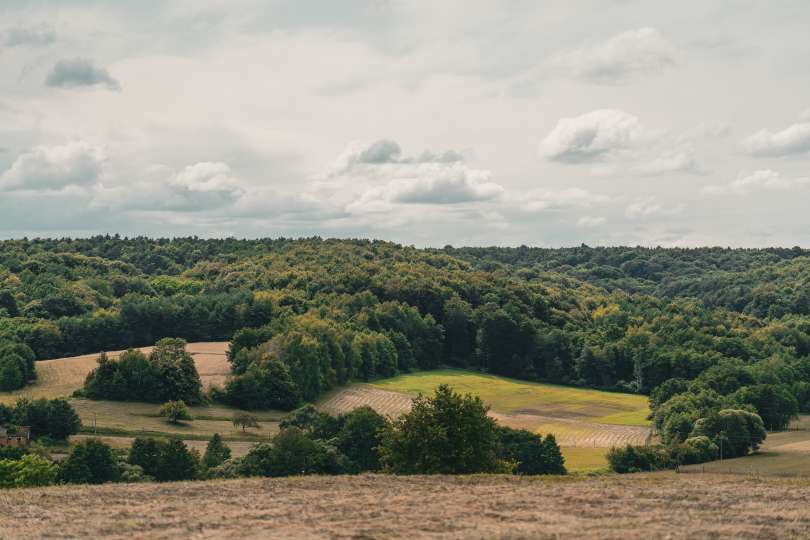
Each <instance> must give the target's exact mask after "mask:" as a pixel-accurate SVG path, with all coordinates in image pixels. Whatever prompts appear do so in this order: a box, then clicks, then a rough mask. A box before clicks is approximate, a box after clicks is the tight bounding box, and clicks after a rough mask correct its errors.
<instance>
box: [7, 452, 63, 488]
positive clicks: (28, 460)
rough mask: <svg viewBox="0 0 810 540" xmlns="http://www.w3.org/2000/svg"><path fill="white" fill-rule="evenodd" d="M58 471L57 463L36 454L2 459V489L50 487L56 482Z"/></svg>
mask: <svg viewBox="0 0 810 540" xmlns="http://www.w3.org/2000/svg"><path fill="white" fill-rule="evenodd" d="M58 470H59V467H58V466H57V465H56V464H55V463H53V462H52V461H50V460H49V459H45V458H43V457H40V456H37V455H34V454H26V455H24V456H22V457H20V459H17V460H11V459H0V487H3V488H12V487H34V486H49V485H51V484H53V483H54V482H56V477H57V473H58Z"/></svg>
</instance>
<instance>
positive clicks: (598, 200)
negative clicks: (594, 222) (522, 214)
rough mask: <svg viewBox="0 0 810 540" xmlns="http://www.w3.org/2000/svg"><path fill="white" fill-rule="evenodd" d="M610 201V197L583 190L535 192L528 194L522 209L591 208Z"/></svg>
mask: <svg viewBox="0 0 810 540" xmlns="http://www.w3.org/2000/svg"><path fill="white" fill-rule="evenodd" d="M609 201H610V197H608V196H606V195H600V194H598V193H591V192H590V191H588V190H586V189H582V188H567V189H563V190H559V191H549V190H533V191H530V192H529V193H527V194H526V196H525V198H524V200H523V203H522V204H521V208H523V210H526V211H528V212H538V211H543V210H566V209H570V208H591V207H592V206H596V205H598V204H602V203H606V202H609Z"/></svg>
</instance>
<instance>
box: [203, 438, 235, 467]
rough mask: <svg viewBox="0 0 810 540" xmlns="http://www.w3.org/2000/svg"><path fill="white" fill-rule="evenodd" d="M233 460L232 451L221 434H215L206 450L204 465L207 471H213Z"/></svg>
mask: <svg viewBox="0 0 810 540" xmlns="http://www.w3.org/2000/svg"><path fill="white" fill-rule="evenodd" d="M230 458H231V449H230V448H228V445H227V444H225V443H224V442H223V441H222V437H220V436H219V433H214V436H213V437H211V440H210V441H208V446H207V447H206V448H205V454H204V455H203V459H202V463H203V465H204V466H205V468H206V469H213V468H214V467H218V466H220V465H222V464H223V463H225V462H226V461H227V460H229V459H230Z"/></svg>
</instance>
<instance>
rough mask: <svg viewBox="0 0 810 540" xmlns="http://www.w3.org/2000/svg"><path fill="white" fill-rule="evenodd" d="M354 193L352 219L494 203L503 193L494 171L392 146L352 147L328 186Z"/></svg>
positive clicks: (450, 155)
mask: <svg viewBox="0 0 810 540" xmlns="http://www.w3.org/2000/svg"><path fill="white" fill-rule="evenodd" d="M319 187H326V188H331V189H336V188H337V189H341V190H344V191H350V192H353V193H354V196H352V197H351V200H349V201H347V204H346V206H345V209H346V211H347V212H350V213H368V212H381V211H388V210H390V209H391V207H392V206H393V205H397V204H401V205H407V204H422V205H447V204H459V203H471V202H480V201H488V200H492V199H495V198H498V197H499V196H501V195H502V194H503V192H504V189H503V187H502V186H501V185H500V184H497V183H495V182H493V181H492V173H491V172H490V171H488V170H483V169H476V168H473V167H469V166H468V165H466V164H465V163H464V162H463V156H462V155H461V154H459V153H458V152H455V151H447V152H441V153H434V152H431V151H425V152H423V153H422V154H420V155H419V156H415V157H410V156H403V154H402V150H401V148H400V146H399V145H398V144H397V143H396V142H394V141H390V140H380V141H376V142H374V143H371V144H361V143H352V144H350V145H349V147H348V148H347V150H346V151H345V152H343V154H341V156H340V157H339V158H338V159H337V160H336V162H335V164H334V165H333V166H332V168H331V171H330V173H329V174H328V177H327V182H326V186H324V184H320V185H319Z"/></svg>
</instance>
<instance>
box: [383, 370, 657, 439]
mask: <svg viewBox="0 0 810 540" xmlns="http://www.w3.org/2000/svg"><path fill="white" fill-rule="evenodd" d="M440 384H448V385H450V386H452V387H453V389H455V390H456V391H458V392H461V393H470V394H474V395H477V396H480V397H481V399H482V400H483V401H484V402H485V403H486V404H487V405H489V406H490V407H492V409H493V410H494V411H496V412H501V413H516V414H521V413H525V414H536V415H542V416H549V417H556V418H571V419H578V420H586V421H588V422H597V423H601V424H616V425H622V426H648V425H649V423H650V422H649V420H647V415H648V414H649V413H650V409H649V405H648V402H647V397H646V396H640V395H636V394H621V393H618V392H603V391H600V390H589V389H585V388H572V387H568V386H559V385H554V384H542V383H533V382H526V381H519V380H516V379H509V378H506V377H498V376H496V375H486V374H483V373H477V372H472V371H465V370H460V369H443V370H436V371H423V372H418V373H409V374H407V375H400V376H398V377H393V378H391V379H385V380H381V381H375V382H373V383H371V385H372V386H374V387H376V388H380V389H382V390H389V391H393V392H403V393H406V394H412V395H415V394H418V393H422V394H429V393H432V392H433V390H434V389H435V388H436V387H437V386H439V385H440Z"/></svg>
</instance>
